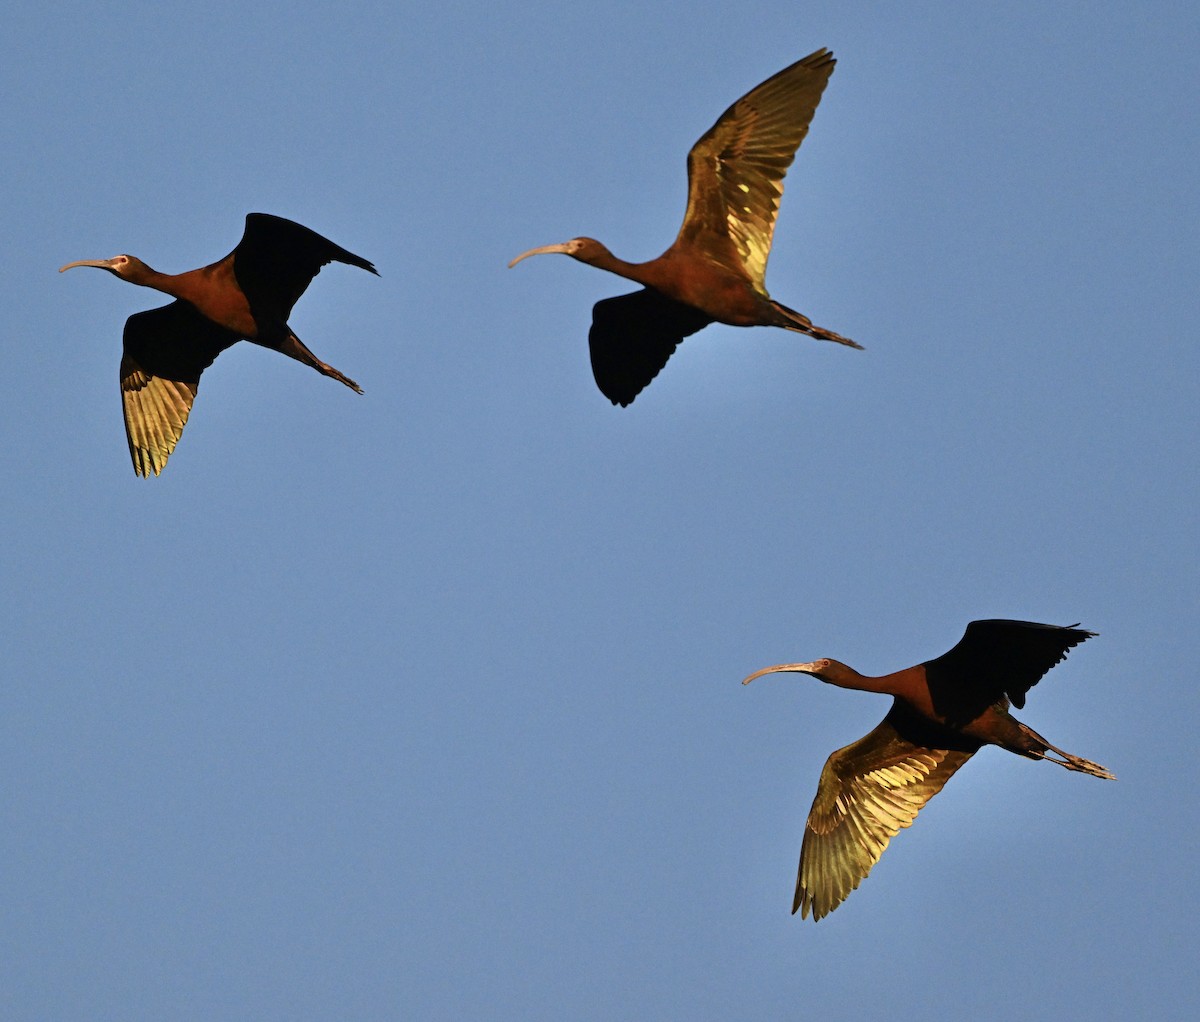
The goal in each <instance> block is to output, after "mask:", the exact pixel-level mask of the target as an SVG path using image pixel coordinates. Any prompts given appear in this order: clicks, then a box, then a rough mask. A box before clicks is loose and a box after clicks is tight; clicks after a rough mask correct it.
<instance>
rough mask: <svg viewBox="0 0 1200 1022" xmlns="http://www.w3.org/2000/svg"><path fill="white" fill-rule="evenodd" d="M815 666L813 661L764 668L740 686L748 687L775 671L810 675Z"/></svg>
mask: <svg viewBox="0 0 1200 1022" xmlns="http://www.w3.org/2000/svg"><path fill="white" fill-rule="evenodd" d="M816 666H817V665H816V662H815V661H810V662H809V663H807V664H776V665H775V666H774V667H764V668H763V669H762V670H761V671H755V672H754V673H753V674H752V675H750V677H748V678H743V679H742V684H743V685H749V684H750V682H752V681H753V680H754V679H755V678H761V677H762V676H763V675H764V674H774V673H775V672H776V671H795V672H797V673H799V674H812V673H814V668H815V667H816Z"/></svg>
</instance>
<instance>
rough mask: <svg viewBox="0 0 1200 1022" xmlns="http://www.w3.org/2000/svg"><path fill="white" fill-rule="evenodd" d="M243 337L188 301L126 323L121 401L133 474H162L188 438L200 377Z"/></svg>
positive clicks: (138, 316)
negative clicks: (185, 432) (186, 430)
mask: <svg viewBox="0 0 1200 1022" xmlns="http://www.w3.org/2000/svg"><path fill="white" fill-rule="evenodd" d="M240 339H241V338H239V337H238V335H237V334H235V333H232V332H231V331H229V330H226V329H225V328H224V327H220V326H217V324H216V323H214V322H212V320H210V319H208V318H206V317H205V316H202V315H201V314H200V313H199V312H197V311H196V309H195V307H194V306H192V305H190V304H189V303H188V302H184V301H176V302H172V303H171V304H170V305H164V306H163V307H162V308H160V309H151V310H150V311H148V312H139V313H138V314H137V315H135V316H130V317H129V319H128V320H126V322H125V336H124V350H123V352H122V354H121V402H122V404H123V405H124V409H125V436H126V438H127V439H128V441H129V454H130V456H131V457H132V458H133V470H134V471H135V472H136V473H137V474H138V475H140V476H148V475H150V473H151V472H153V473H154V474H155V475H158V474H159V473H160V472H161V471H162V470H163V466H164V465H166V463H167V458H169V457H170V456H171V452H172V451H173V450H175V445H176V443H178V442H179V437H180V436H181V435H182V434H183V427H184V426H185V425H186V423H187V420H188V415H189V413H190V412H191V410H192V402H193V401H194V400H195V398H196V390H197V388H198V387H199V386H200V374H201V373H202V372H204V370H205V369H207V368H208V367H209V366H210V365H212V363H213V359H215V358H216V357H217V356H218V355H219V354H220V353H221V352H222V351H224V350H225V349H226V348H228V347H229V346H230V345H232V344H236V343H237V342H238V341H239V340H240Z"/></svg>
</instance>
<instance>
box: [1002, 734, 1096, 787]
mask: <svg viewBox="0 0 1200 1022" xmlns="http://www.w3.org/2000/svg"><path fill="white" fill-rule="evenodd" d="M1016 724H1017V726H1018V727H1019V728H1020V729H1021V734H1022V736H1023V737H1024V739H1025V741H1024V742H1022V745H1023V746H1024V748H1022V749H1021V750H1020V751H1021V753H1022V754H1023V755H1025V756H1029V757H1030V758H1031V759H1044V760H1045V761H1046V762H1047V763H1057V764H1058V765H1059V766H1060V767H1066V769H1068V770H1075V771H1078V772H1079V773H1081V774H1091V775H1092V776H1093V777H1103V778H1104V779H1105V780H1106V781H1115V780H1116V779H1117V778H1116V775H1115V774H1113V773H1112V772H1111V771H1109V770H1107V769H1106V768H1104V767H1102V766H1101V765H1100V764H1099V763H1093V762H1092V761H1091V760H1090V759H1084V758H1083V757H1082V756H1073V755H1072V754H1071V753H1069V752H1063V750H1062V749H1060V748H1059V747H1058V746H1057V745H1051V744H1050V743H1049V742H1048V741H1046V739H1044V738H1043V737H1042V736H1041V735H1039V734H1038V733H1037V732H1036V731H1034V730H1033V728H1031V727H1029V726H1028V725H1026V724H1022V723H1021V722H1020V721H1016Z"/></svg>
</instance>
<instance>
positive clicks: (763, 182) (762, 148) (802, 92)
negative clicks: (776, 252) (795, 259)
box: [675, 49, 836, 294]
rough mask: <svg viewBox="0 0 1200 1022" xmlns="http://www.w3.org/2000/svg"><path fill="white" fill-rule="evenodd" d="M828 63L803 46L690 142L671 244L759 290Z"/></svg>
mask: <svg viewBox="0 0 1200 1022" xmlns="http://www.w3.org/2000/svg"><path fill="white" fill-rule="evenodd" d="M835 63H836V62H835V60H834V57H833V54H832V53H830V52H829V51H828V50H824V49H822V50H818V51H817V52H816V53H812V54H809V55H808V56H807V57H805V58H804V59H803V60H800V61H797V62H796V63H795V64H793V65H792V66H791V67H788V68H785V69H784V70H782V71H780V72H779V73H778V74H777V75H774V76H773V77H771V78H768V79H767V80H766V81H765V82H763V83H762V84H761V85H759V86H757V87H756V88H754V89H751V90H750V91H749V92H748V93H746V95H744V96H743V97H742V98H741V99H739V100H738V101H737V102H736V103H734V104H733V106H731V107H730V108H729V109H728V110H726V111H725V113H723V114H722V115H721V116H720V118H719V119H718V120H717V123H716V124H714V125H713V126H712V127H711V128H710V129H709V130H708V131H707V132H706V133H705V134H704V135H703V136H702V137H701V138H700V140H699V141H698V142H697V143H696V144H695V145H694V146H692V151H691V152H690V153H688V204H687V212H686V213H685V214H684V218H683V227H681V228H680V231H679V237H678V238H677V239H676V241H675V244H676V246H678V247H691V246H695V247H700V248H703V249H704V251H705V252H706V253H707V254H709V255H710V256H711V257H713V258H715V259H717V260H718V261H720V262H721V263H722V264H724V265H726V266H727V267H728V268H730V269H733V270H737V271H740V272H743V273H745V274H746V276H747V277H749V279H750V282H751V283H752V284H753V285H754V287H755V288H757V289H758V290H759V291H762V292H763V293H764V294H765V293H766V287H765V285H764V278H765V276H766V272H767V257H768V256H769V255H770V253H771V239H772V237H773V235H774V233H775V217H776V215H777V214H778V212H779V198H780V196H781V195H782V194H783V178H784V175H785V174H786V173H787V169H788V167H790V166H791V165H792V160H793V159H794V158H795V156H796V150H797V149H798V148H799V146H800V143H801V142H803V141H804V136H805V135H806V134H808V125H809V123H810V122H811V121H812V117H813V114H814V113H815V112H816V109H817V104H818V103H819V102H820V101H821V93H822V92H824V91H825V86H826V84H827V83H828V82H829V77H830V75H832V74H833V67H834V64H835Z"/></svg>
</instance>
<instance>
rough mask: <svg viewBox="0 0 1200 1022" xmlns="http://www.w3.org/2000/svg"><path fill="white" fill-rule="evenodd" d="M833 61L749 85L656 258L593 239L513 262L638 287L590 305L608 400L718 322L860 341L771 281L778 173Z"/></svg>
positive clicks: (691, 179) (828, 57)
mask: <svg viewBox="0 0 1200 1022" xmlns="http://www.w3.org/2000/svg"><path fill="white" fill-rule="evenodd" d="M834 63H835V61H834V58H833V54H832V53H830V52H829V51H828V50H824V49H822V50H817V52H816V53H811V54H809V55H808V56H807V57H805V58H804V59H803V60H800V61H797V62H796V63H795V64H793V65H791V67H787V68H784V70H782V71H780V72H779V73H778V74H777V75H774V76H773V77H771V78H768V79H767V80H766V81H765V82H763V83H762V84H761V85H759V86H756V87H755V88H753V89H751V90H750V91H749V92H748V93H746V95H744V96H743V97H742V98H741V99H739V100H738V101H737V102H736V103H734V104H733V106H731V107H730V108H729V109H728V110H726V111H725V112H724V113H723V114H722V115H721V116H720V117H719V118H718V119H717V123H716V124H714V125H713V126H712V127H711V128H709V130H708V131H706V132H705V133H704V134H703V135H702V136H701V137H700V140H699V141H698V142H697V143H696V144H695V145H694V146H692V150H691V152H690V153H688V201H687V211H686V213H684V217H683V226H682V227H681V228H680V229H679V236H678V237H677V238H676V239H675V242H674V244H672V245H671V247H670V248H669V249H667V250H666V251H665V252H664V253H663V254H662V255H660V256H659V257H658V258H657V259H652V260H650V262H646V263H627V262H625V261H624V260H623V259H618V258H617V257H616V256H614V255H613V254H612V253H611V252H610V251H609V250H608V249H607V248H605V247H604V246H603V245H602V244H600V242H598V241H595V240H593V239H592V238H572V239H571V240H570V241H567V242H563V243H562V244H558V245H543V246H541V247H540V248H531V249H530V250H529V251H528V252H523V253H521V255H519V256H517V257H516V259H514V260H513V261H512V262H510V263H509V264H508V265H509V267H510V268H511V267H513V266H516V265H517V263H519V262H520V261H521V260H522V259H526V258H528V257H529V256H532V255H542V254H545V253H550V252H561V253H562V254H564V255H569V256H571V257H572V258H573V259H578V260H579V261H580V262H583V263H588V264H589V265H591V266H596V267H599V268H600V269H602V270H608V271H609V272H611V273H615V274H617V275H618V276H621V277H626V278H628V279H629V280H633V281H636V282H637V283H639V284H641V285H643V290H641V291H635V292H633V293H632V294H627V295H621V296H620V297H617V298H606V299H605V300H604V301H601V302H598V303H597V304H596V305H595V307H594V308H593V309H592V328H591V331H590V332H589V334H588V344H589V347H590V349H591V357H592V372H593V374H594V375H595V377H596V384H597V385H598V386H599V388H600V390H601V391H602V392H603V394H604V396H605V397H607V398H608V399H609V400H610V401H612V403H613V404H619V405H622V406H625V405H628V404H629V403H630V402H631V401H633V399H634V398H635V397H637V395H638V394H639V393H641V391H642V390H643V388H645V387H646V385H647V384H648V383H650V381H651V380H653V379H654V377H655V376H657V375H658V372H659V370H660V369H662V367H663V366H664V365H666V362H667V359H669V358H670V357H671V355H672V353H673V352H674V351H675V348H676V347H677V346H678V344H679V343H680V342H681V341H682V340H683V339H684V338H685V337H688V336H690V335H691V334H694V333H695V332H696V331H697V330H700V329H702V328H703V327H706V326H708V324H709V323H713V322H717V323H727V324H729V325H730V326H778V327H783V329H785V330H793V331H795V332H796V333H801V334H807V335H808V336H810V337H816V338H818V339H820V340H823V341H837V342H838V343H839V344H845V345H848V346H849V347H851V348H861V347H862V345H860V344H856V343H855V342H854V341H852V340H850V339H849V338H846V337H842V336H841V335H840V334H835V333H834V332H833V331H832V330H826V329H825V328H824V327H819V326H814V325H813V323H812V321H811V320H810V319H809V318H808V317H807V316H804V315H802V314H800V313H799V312H796V311H795V310H794V309H789V308H788V307H787V306H786V305H782V304H780V303H779V302H776V301H773V300H772V299H771V296H770V295H769V294H767V288H766V284H765V283H764V278H765V276H766V271H767V256H768V255H770V252H771V238H772V236H773V235H774V233H775V217H776V214H777V213H778V212H779V198H780V196H781V195H782V194H783V178H784V175H785V174H786V173H787V169H788V167H790V166H791V164H792V160H793V159H794V158H795V155H796V150H797V149H798V148H799V146H800V143H801V142H803V141H804V136H805V135H806V134H808V125H809V122H810V121H811V120H812V117H813V113H814V112H815V111H816V109H817V104H818V103H819V102H820V101H821V93H822V92H824V91H825V85H826V84H827V83H828V81H829V76H830V75H832V74H833V66H834Z"/></svg>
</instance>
